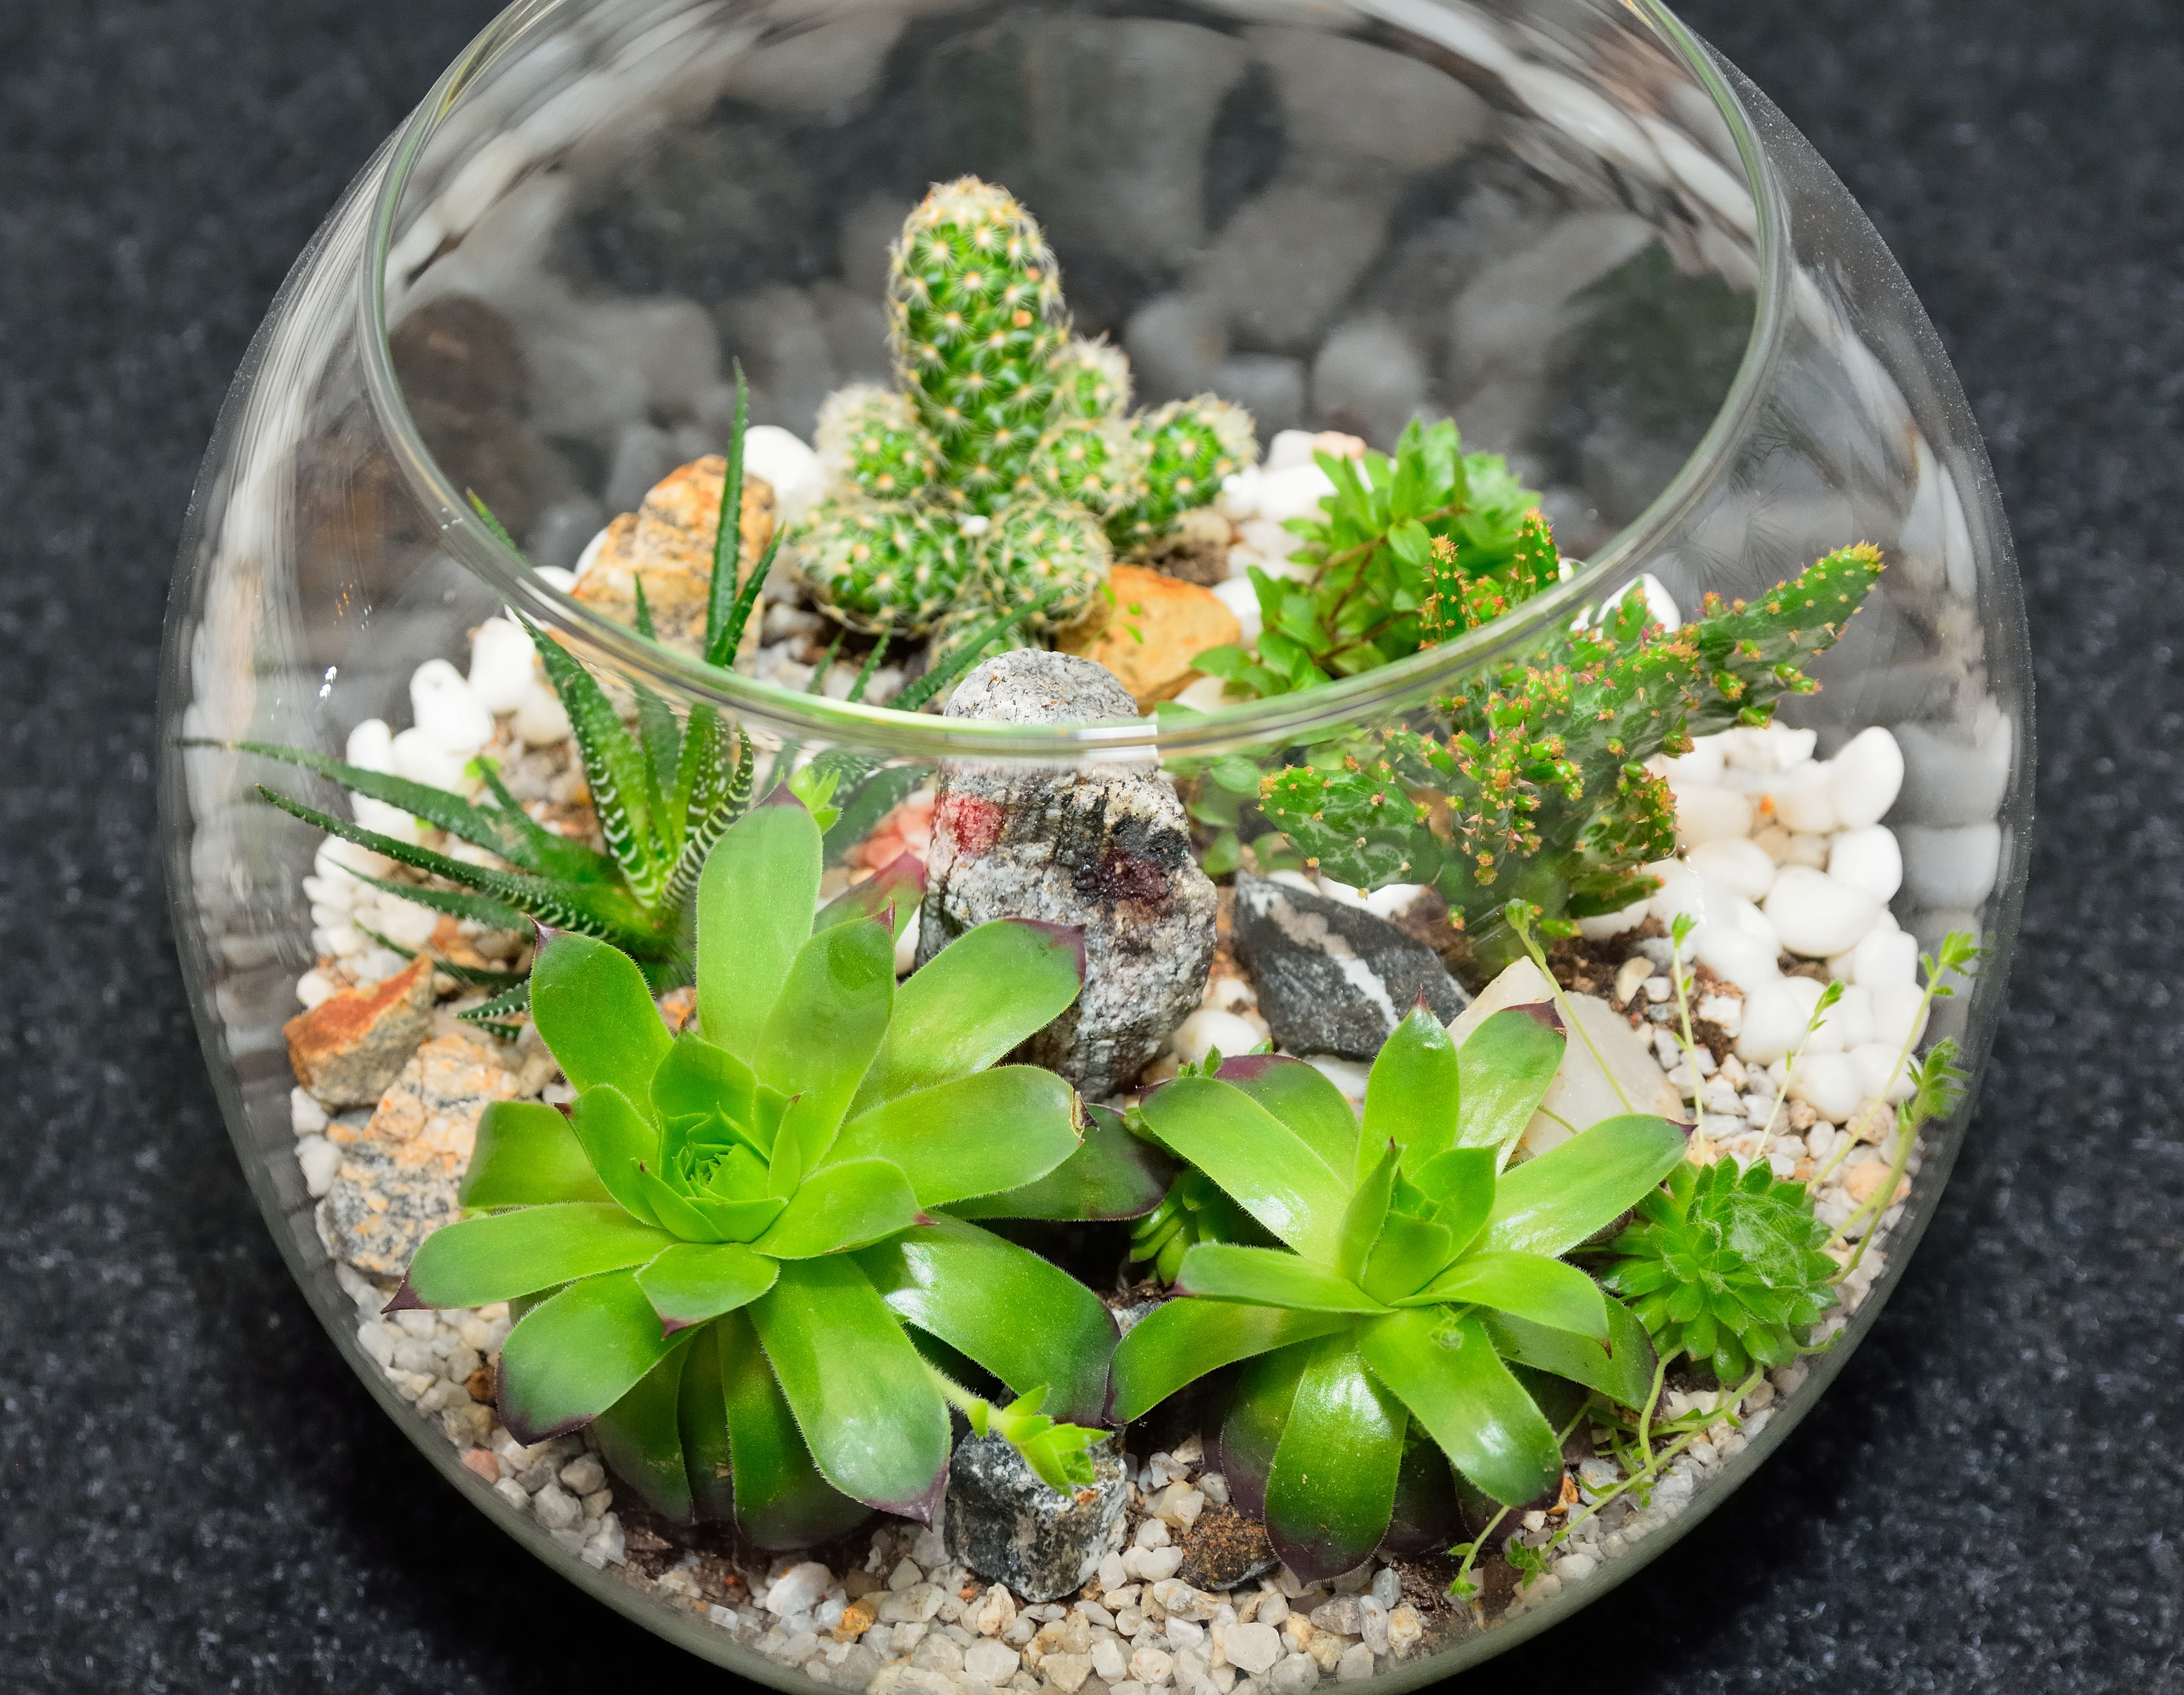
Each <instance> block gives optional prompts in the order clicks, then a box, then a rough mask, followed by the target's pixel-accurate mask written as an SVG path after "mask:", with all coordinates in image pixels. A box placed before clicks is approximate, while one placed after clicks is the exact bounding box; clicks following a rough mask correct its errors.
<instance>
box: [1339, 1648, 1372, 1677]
mask: <svg viewBox="0 0 2184 1695" xmlns="http://www.w3.org/2000/svg"><path fill="white" fill-rule="evenodd" d="M1372 1675H1373V1650H1372V1649H1371V1648H1368V1647H1366V1646H1365V1644H1364V1643H1363V1642H1352V1643H1351V1645H1350V1646H1349V1647H1348V1648H1345V1649H1343V1650H1342V1658H1341V1659H1338V1660H1336V1661H1335V1662H1334V1678H1335V1681H1337V1682H1338V1683H1362V1682H1363V1681H1365V1680H1366V1679H1367V1678H1368V1677H1370V1676H1372Z"/></svg>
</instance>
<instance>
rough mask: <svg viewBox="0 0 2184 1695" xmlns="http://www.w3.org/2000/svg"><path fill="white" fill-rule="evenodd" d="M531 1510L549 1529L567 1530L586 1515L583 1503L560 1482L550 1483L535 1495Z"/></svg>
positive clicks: (532, 1499)
mask: <svg viewBox="0 0 2184 1695" xmlns="http://www.w3.org/2000/svg"><path fill="white" fill-rule="evenodd" d="M531 1510H532V1512H534V1513H536V1514H538V1522H539V1523H540V1524H542V1525H543V1526H546V1528H547V1529H548V1530H549V1531H565V1530H567V1529H568V1528H569V1527H570V1526H572V1525H574V1524H575V1523H576V1522H577V1520H579V1519H581V1518H582V1517H583V1515H584V1509H583V1507H582V1503H579V1502H578V1501H577V1498H576V1497H575V1496H574V1495H571V1493H570V1492H568V1491H567V1490H566V1489H564V1488H563V1487H561V1486H560V1484H559V1483H549V1484H548V1485H546V1487H544V1488H543V1489H541V1490H539V1491H538V1493H537V1494H535V1495H533V1496H532V1498H531Z"/></svg>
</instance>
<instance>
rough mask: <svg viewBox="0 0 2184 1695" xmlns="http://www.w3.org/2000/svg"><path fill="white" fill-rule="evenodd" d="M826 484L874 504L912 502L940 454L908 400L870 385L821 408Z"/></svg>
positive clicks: (856, 387) (859, 386) (834, 396)
mask: <svg viewBox="0 0 2184 1695" xmlns="http://www.w3.org/2000/svg"><path fill="white" fill-rule="evenodd" d="M816 446H817V447H818V451H819V458H820V462H821V464H822V465H824V467H825V468H826V472H827V481H829V482H830V483H832V484H833V486H836V487H838V488H854V489H855V490H856V492H858V493H860V494H861V495H864V496H866V497H867V498H869V499H872V500H908V499H910V498H911V497H913V496H914V495H916V494H917V493H918V492H920V491H921V490H922V489H924V488H926V487H927V486H928V485H930V484H931V483H932V481H933V478H934V476H935V475H937V474H938V471H939V463H940V456H939V453H938V452H937V451H936V450H935V448H934V447H933V438H932V437H931V436H928V435H927V434H926V433H925V431H924V430H923V428H922V427H921V426H920V425H919V424H918V421H917V414H916V412H915V411H914V410H913V409H912V408H911V403H910V402H909V401H907V400H906V399H905V398H904V397H902V396H901V395H900V394H896V393H894V392H890V391H889V390H887V389H884V388H877V387H874V386H872V385H871V384H869V383H857V384H854V385H852V386H850V387H848V388H844V389H838V390H836V391H835V392H833V394H831V395H829V396H827V403H826V404H825V405H824V406H822V407H821V408H819V430H818V435H817V438H816Z"/></svg>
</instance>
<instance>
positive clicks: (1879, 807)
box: [1828, 724, 1903, 830]
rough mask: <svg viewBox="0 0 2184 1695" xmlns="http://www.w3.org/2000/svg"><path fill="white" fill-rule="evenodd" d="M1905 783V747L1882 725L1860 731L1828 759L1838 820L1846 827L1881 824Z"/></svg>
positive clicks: (1852, 828) (1858, 827)
mask: <svg viewBox="0 0 2184 1695" xmlns="http://www.w3.org/2000/svg"><path fill="white" fill-rule="evenodd" d="M1902 788H1903V749H1902V748H1901V747H1897V745H1896V738H1895V737H1894V736H1892V735H1890V734H1889V733H1888V731H1886V730H1884V729H1882V728H1881V727H1880V725H1877V724H1876V725H1874V726H1873V727H1872V728H1871V729H1869V730H1861V731H1858V734H1857V735H1855V736H1852V737H1851V738H1850V740H1849V741H1847V742H1844V743H1843V745H1842V746H1841V747H1840V748H1838V749H1837V750H1836V756H1835V758H1834V759H1830V760H1829V761H1828V791H1829V796H1830V799H1831V801H1832V802H1833V803H1834V806H1835V814H1836V822H1837V823H1839V824H1841V825H1842V826H1843V828H1845V829H1846V830H1858V829H1862V828H1863V827H1864V826H1865V825H1869V824H1878V823H1880V820H1882V819H1883V818H1885V817H1886V816H1887V814H1888V809H1889V808H1890V807H1892V806H1893V805H1895V804H1896V797H1897V792H1898V791H1900V790H1901V789H1902Z"/></svg>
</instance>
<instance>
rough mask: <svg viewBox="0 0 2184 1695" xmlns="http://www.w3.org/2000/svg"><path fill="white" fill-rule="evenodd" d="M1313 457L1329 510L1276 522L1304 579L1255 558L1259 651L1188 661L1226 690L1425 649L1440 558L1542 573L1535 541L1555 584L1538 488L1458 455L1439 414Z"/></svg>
mask: <svg viewBox="0 0 2184 1695" xmlns="http://www.w3.org/2000/svg"><path fill="white" fill-rule="evenodd" d="M1314 457H1315V458H1316V459H1317V460H1318V464H1319V468H1320V469H1321V470H1323V471H1324V472H1326V473H1327V475H1328V476H1329V479H1330V480H1331V481H1333V482H1334V494H1333V495H1332V496H1330V497H1324V498H1323V499H1322V501H1321V502H1320V504H1321V506H1322V507H1323V508H1324V511H1325V514H1326V515H1325V516H1323V517H1314V518H1293V519H1291V520H1289V522H1288V524H1287V525H1285V526H1284V527H1285V528H1287V529H1288V530H1290V531H1291V532H1292V533H1293V534H1295V536H1297V537H1298V538H1299V541H1300V543H1301V545H1300V547H1298V549H1297V551H1296V552H1295V553H1292V554H1291V555H1290V558H1291V559H1292V560H1294V561H1295V562H1296V563H1297V564H1302V565H1307V566H1308V567H1310V575H1308V576H1306V577H1303V578H1292V577H1288V576H1276V575H1270V574H1269V573H1268V572H1266V571H1263V570H1260V569H1259V568H1258V567H1256V566H1254V567H1253V568H1252V570H1251V586H1252V587H1253V589H1254V590H1255V591H1256V592H1257V595H1258V598H1259V612H1260V617H1261V620H1262V624H1263V625H1264V628H1263V631H1262V634H1261V635H1260V636H1259V640H1258V651H1257V653H1256V656H1255V655H1254V654H1252V653H1249V652H1247V651H1245V649H1244V648H1242V647H1216V648H1212V649H1211V650H1209V651H1208V652H1206V653H1201V654H1200V655H1199V656H1198V658H1197V659H1196V661H1195V664H1197V666H1198V668H1199V669H1200V670H1202V671H1205V672H1206V674H1207V675H1211V676H1217V677H1221V678H1224V679H1225V680H1226V681H1228V683H1229V689H1230V692H1233V693H1236V694H1241V695H1256V696H1264V695H1275V694H1286V693H1289V692H1291V691H1292V690H1295V689H1303V688H1311V687H1312V686H1315V685H1318V684H1320V683H1325V682H1328V681H1332V680H1333V679H1334V678H1336V677H1346V676H1354V675H1357V673H1358V672H1360V671H1366V670H1372V669H1373V668H1374V667H1376V666H1379V665H1385V664H1389V663H1390V661H1392V660H1396V659H1403V658H1405V657H1407V655H1409V654H1412V653H1417V652H1418V649H1419V648H1420V647H1423V646H1427V645H1429V644H1430V643H1431V642H1432V641H1433V640H1434V639H1435V629H1434V625H1433V623H1432V619H1431V614H1430V612H1429V601H1430V600H1431V598H1432V597H1433V595H1434V593H1435V586H1436V583H1437V581H1439V580H1440V576H1441V575H1442V574H1443V573H1442V571H1441V570H1440V568H1439V567H1438V566H1437V564H1436V560H1437V559H1440V558H1442V557H1452V558H1456V559H1461V560H1462V561H1463V573H1464V575H1465V576H1466V577H1468V578H1470V579H1473V580H1475V581H1479V582H1480V583H1491V582H1493V581H1496V579H1500V578H1503V577H1508V576H1512V575H1513V576H1516V577H1518V578H1524V579H1529V578H1531V577H1535V576H1536V575H1538V574H1539V571H1540V569H1541V560H1540V559H1538V558H1537V557H1536V555H1537V554H1538V551H1539V549H1540V547H1541V546H1542V545H1545V546H1546V547H1547V552H1546V558H1545V560H1544V566H1545V581H1547V582H1552V581H1554V580H1555V575H1556V572H1557V566H1558V564H1559V562H1558V561H1557V559H1556V558H1555V557H1554V553H1553V551H1552V540H1551V538H1549V537H1548V536H1547V535H1546V524H1545V521H1544V520H1541V518H1540V517H1539V514H1538V512H1537V510H1536V509H1535V508H1537V507H1538V505H1539V500H1540V497H1539V496H1538V495H1537V494H1535V493H1533V492H1531V491H1530V490H1529V489H1527V488H1525V487H1524V486H1522V485H1521V484H1519V483H1518V481H1517V479H1516V478H1515V477H1514V476H1513V475H1510V473H1509V468H1508V465H1507V463H1506V462H1505V461H1504V460H1503V459H1502V458H1501V457H1500V456H1499V455H1498V454H1492V453H1464V452H1463V447H1462V443H1461V442H1460V440H1459V438H1458V436H1457V429H1456V425H1454V424H1452V423H1451V422H1449V421H1448V420H1446V419H1444V420H1442V421H1440V423H1438V424H1431V425H1428V424H1422V423H1420V422H1418V420H1415V419H1414V420H1412V422H1411V423H1410V424H1409V425H1406V426H1405V428H1404V431H1403V433H1402V436H1401V438H1400V439H1399V440H1398V441H1397V442H1396V451H1395V452H1394V453H1392V454H1389V453H1367V454H1366V455H1365V456H1364V458H1362V460H1359V459H1347V458H1335V457H1334V455H1332V454H1329V453H1318V454H1316V455H1315V456H1314ZM1437 543H1439V544H1445V546H1444V547H1440V548H1437V547H1436V544H1437ZM1451 550H1452V551H1451ZM1522 597H1523V596H1522V595H1517V596H1514V597H1513V598H1522Z"/></svg>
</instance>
